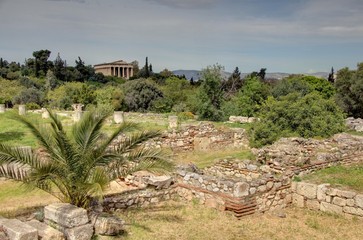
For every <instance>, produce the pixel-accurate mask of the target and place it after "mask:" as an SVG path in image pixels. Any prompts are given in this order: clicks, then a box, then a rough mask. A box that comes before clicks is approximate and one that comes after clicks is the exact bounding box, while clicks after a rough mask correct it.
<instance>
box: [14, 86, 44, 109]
mask: <svg viewBox="0 0 363 240" xmlns="http://www.w3.org/2000/svg"><path fill="white" fill-rule="evenodd" d="M43 100H44V93H43V92H42V91H40V90H38V89H36V88H27V89H24V90H23V91H21V92H20V93H19V94H18V95H16V96H15V97H14V98H13V103H15V104H27V103H36V104H38V105H39V106H41V105H42V103H43Z"/></svg>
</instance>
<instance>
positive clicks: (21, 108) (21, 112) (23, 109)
mask: <svg viewBox="0 0 363 240" xmlns="http://www.w3.org/2000/svg"><path fill="white" fill-rule="evenodd" d="M25 114H26V106H25V105H19V115H25Z"/></svg>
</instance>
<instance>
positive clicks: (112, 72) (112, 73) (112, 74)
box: [111, 67, 114, 76]
mask: <svg viewBox="0 0 363 240" xmlns="http://www.w3.org/2000/svg"><path fill="white" fill-rule="evenodd" d="M111 76H114V70H113V67H111Z"/></svg>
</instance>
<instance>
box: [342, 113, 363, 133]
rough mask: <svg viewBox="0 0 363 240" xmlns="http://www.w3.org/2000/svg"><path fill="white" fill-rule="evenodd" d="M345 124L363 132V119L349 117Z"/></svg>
mask: <svg viewBox="0 0 363 240" xmlns="http://www.w3.org/2000/svg"><path fill="white" fill-rule="evenodd" d="M345 125H346V126H347V127H348V128H350V129H352V130H355V131H357V132H363V119H361V118H353V117H349V118H347V119H346V120H345Z"/></svg>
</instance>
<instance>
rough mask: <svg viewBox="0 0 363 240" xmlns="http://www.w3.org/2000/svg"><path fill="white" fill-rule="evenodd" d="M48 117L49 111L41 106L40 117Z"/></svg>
mask: <svg viewBox="0 0 363 240" xmlns="http://www.w3.org/2000/svg"><path fill="white" fill-rule="evenodd" d="M49 117H50V116H49V112H48V111H47V109H45V108H42V118H44V119H47V118H49Z"/></svg>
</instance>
